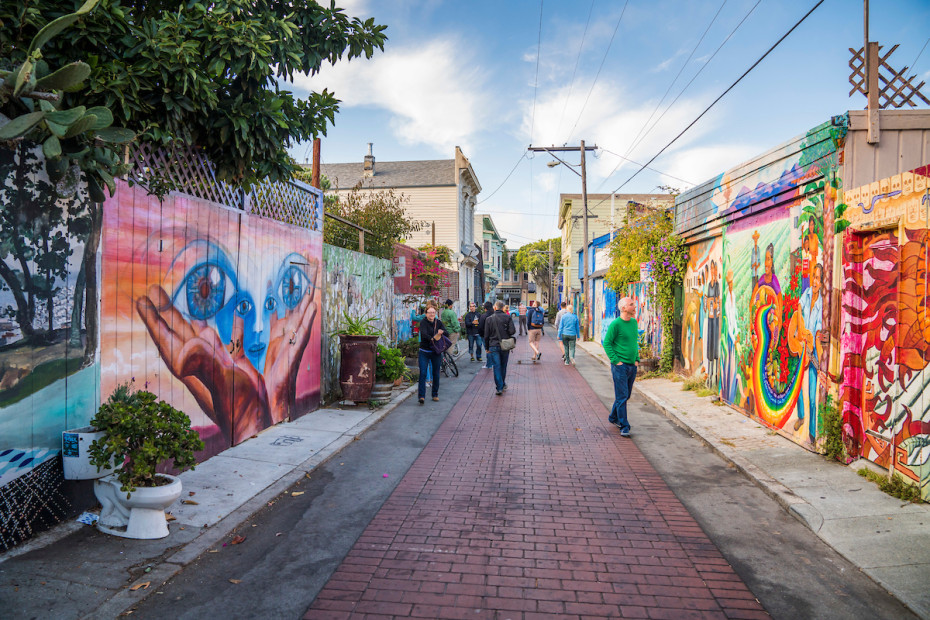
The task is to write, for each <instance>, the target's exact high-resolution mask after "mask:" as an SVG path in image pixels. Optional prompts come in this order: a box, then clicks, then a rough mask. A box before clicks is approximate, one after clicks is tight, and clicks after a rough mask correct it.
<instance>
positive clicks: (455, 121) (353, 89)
mask: <svg viewBox="0 0 930 620" xmlns="http://www.w3.org/2000/svg"><path fill="white" fill-rule="evenodd" d="M467 49H468V46H465V45H461V44H459V43H458V42H456V41H454V40H451V39H448V38H446V39H443V40H441V41H440V40H433V41H426V42H424V43H423V44H421V45H417V46H416V47H391V46H388V47H387V48H386V51H385V52H384V53H383V54H376V55H375V56H374V57H373V58H372V59H371V60H364V59H356V60H353V61H351V62H345V61H342V62H337V63H336V65H334V66H330V65H325V66H324V67H323V69H322V70H321V71H320V73H319V74H318V75H316V76H313V77H306V76H295V86H296V88H297V89H306V90H311V89H312V90H317V91H319V90H322V89H323V88H328V89H330V90H331V91H333V92H335V94H336V97H338V98H339V99H340V100H342V104H341V106H343V107H354V106H359V107H361V106H371V107H376V108H382V109H384V110H387V111H388V112H389V113H390V114H391V121H390V127H391V130H392V132H393V133H394V135H395V136H396V138H397V139H398V141H400V142H401V143H403V144H413V145H415V144H425V145H428V146H431V147H433V148H434V149H436V151H437V152H440V153H444V154H448V152H449V151H450V150H451V149H452V148H453V147H454V146H456V145H458V146H461V147H462V148H463V149H465V150H466V152H467V150H468V147H469V146H470V145H471V143H472V140H473V138H474V135H475V134H476V133H477V132H478V131H479V130H481V129H482V125H483V123H484V120H485V117H486V114H487V105H488V103H489V102H490V101H491V97H490V96H489V95H487V94H486V93H484V92H483V90H484V80H483V78H482V77H481V73H480V71H479V70H478V68H477V66H476V65H475V64H474V63H473V62H472V60H471V58H470V57H469V55H468V54H467V53H466V52H464V51H463V50H467Z"/></svg>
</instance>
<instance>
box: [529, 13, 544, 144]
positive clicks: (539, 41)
mask: <svg viewBox="0 0 930 620" xmlns="http://www.w3.org/2000/svg"><path fill="white" fill-rule="evenodd" d="M544 1H545V0H539V33H538V34H537V35H536V77H535V78H534V80H533V118H532V120H531V121H530V142H531V143H532V142H533V132H534V131H535V130H536V92H537V90H539V52H540V51H541V49H542V17H543V2H544Z"/></svg>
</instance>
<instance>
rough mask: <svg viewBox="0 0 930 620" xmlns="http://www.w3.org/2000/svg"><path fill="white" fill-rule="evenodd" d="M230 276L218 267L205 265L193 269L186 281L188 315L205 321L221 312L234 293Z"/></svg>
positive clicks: (209, 264) (210, 264)
mask: <svg viewBox="0 0 930 620" xmlns="http://www.w3.org/2000/svg"><path fill="white" fill-rule="evenodd" d="M228 288H231V286H230V283H229V276H227V275H226V273H225V272H224V271H223V269H222V268H221V267H219V266H218V265H214V264H212V263H205V264H203V265H199V266H197V267H195V268H194V269H191V271H190V273H188V274H187V278H186V279H185V280H184V291H185V293H186V294H185V300H186V301H187V314H189V315H190V316H191V317H192V318H194V319H197V320H200V321H205V320H207V319H209V318H210V317H212V316H213V315H215V314H216V313H217V312H219V310H220V308H222V307H223V306H224V305H225V304H226V301H227V300H228V299H229V295H231V294H232V291H231V290H230V291H228V294H227V289H228Z"/></svg>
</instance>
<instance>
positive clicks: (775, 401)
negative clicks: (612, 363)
mask: <svg viewBox="0 0 930 620" xmlns="http://www.w3.org/2000/svg"><path fill="white" fill-rule="evenodd" d="M845 132H846V123H845V122H844V119H843V117H838V118H835V119H832V120H831V121H830V122H828V123H824V124H822V125H820V126H818V127H815V128H814V129H812V130H811V131H809V132H807V133H806V134H804V135H802V136H799V137H797V138H795V139H793V140H790V141H788V142H786V143H785V144H783V145H781V146H779V147H776V148H775V149H772V150H771V151H769V152H768V153H766V154H763V155H762V156H760V157H759V158H757V159H755V160H753V161H752V162H750V163H748V164H745V165H743V166H740V167H737V168H735V169H733V170H731V171H728V172H726V173H724V174H722V175H720V176H719V177H717V178H716V179H714V180H712V181H710V182H708V183H706V184H704V185H702V186H700V187H699V188H696V189H695V190H691V191H689V192H688V193H687V194H684V195H683V196H682V197H680V199H679V204H678V206H677V208H676V230H678V231H679V233H680V234H684V235H685V236H686V237H689V238H690V239H691V243H690V246H689V252H690V257H689V264H688V271H687V273H686V275H685V282H684V287H683V288H684V299H683V321H682V355H683V360H684V367H685V369H686V370H687V371H689V372H691V373H693V374H698V375H701V376H703V377H705V378H706V380H707V382H708V384H709V385H711V386H713V387H715V388H716V389H717V390H718V391H719V394H720V396H721V398H722V399H723V400H724V401H726V402H728V403H730V404H732V405H734V406H736V407H739V408H740V409H742V410H743V411H745V412H746V413H747V414H749V415H750V416H752V417H754V418H757V419H758V420H760V421H761V422H763V423H765V424H766V425H768V426H769V427H771V428H773V429H776V430H777V431H778V432H779V433H781V434H783V435H785V436H786V437H789V438H790V439H792V440H793V441H795V442H796V443H799V444H801V445H804V446H806V447H808V448H809V449H815V448H816V446H817V442H818V433H819V432H820V429H822V421H821V420H820V419H819V415H820V407H819V404H820V403H821V402H823V399H824V398H825V396H826V394H827V392H828V390H833V389H834V386H833V385H832V384H828V381H827V378H828V376H829V375H828V372H827V371H828V369H829V368H830V367H831V351H832V350H833V349H836V353H838V344H837V340H836V338H831V330H830V322H829V317H830V316H831V314H830V313H831V303H830V299H831V296H832V291H833V282H832V277H831V274H832V273H833V252H834V234H835V231H836V230H840V231H841V230H842V229H843V227H844V226H845V225H846V224H845V220H843V219H842V216H843V210H844V209H845V208H846V207H845V205H842V204H839V203H838V202H837V198H838V197H839V196H841V193H840V190H841V182H840V179H839V178H838V176H837V172H838V169H839V166H840V164H841V163H842V159H841V156H840V149H841V147H842V145H843V140H844V138H845ZM838 204H839V206H837V205H838ZM836 357H837V355H833V356H832V358H833V359H834V360H835V358H836ZM832 364H833V365H834V366H835V361H834V362H832Z"/></svg>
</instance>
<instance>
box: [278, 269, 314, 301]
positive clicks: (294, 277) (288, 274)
mask: <svg viewBox="0 0 930 620" xmlns="http://www.w3.org/2000/svg"><path fill="white" fill-rule="evenodd" d="M309 285H310V278H308V277H307V274H306V273H304V271H303V269H300V268H299V267H296V266H294V265H291V266H290V267H288V268H287V270H286V271H285V272H284V274H283V275H282V276H281V283H280V284H279V285H278V286H279V290H278V295H279V296H280V297H281V301H283V302H284V305H285V306H287V308H288V309H289V310H293V309H294V308H296V307H297V304H299V303H300V298H301V297H303V296H304V295H305V294H306V292H307V287H308V286H309Z"/></svg>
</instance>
